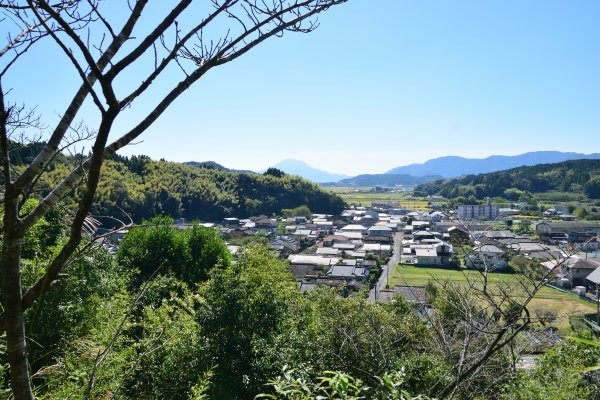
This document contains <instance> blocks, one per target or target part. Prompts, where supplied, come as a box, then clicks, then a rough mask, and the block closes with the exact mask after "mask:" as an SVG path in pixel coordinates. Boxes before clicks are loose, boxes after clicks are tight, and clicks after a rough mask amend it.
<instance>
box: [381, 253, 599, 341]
mask: <svg viewBox="0 0 600 400" xmlns="http://www.w3.org/2000/svg"><path fill="white" fill-rule="evenodd" d="M479 277H480V273H479V272H478V271H474V270H467V269H463V270H452V269H447V268H434V267H417V266H414V265H406V264H399V265H397V266H396V267H395V268H394V270H393V272H391V273H390V277H389V284H390V286H391V287H393V286H395V285H404V286H425V285H426V284H427V283H428V282H429V281H450V282H454V283H457V284H465V285H467V284H468V283H469V281H472V280H477V279H479ZM488 277H489V278H488V281H489V282H490V283H491V284H492V286H493V285H500V284H503V283H505V284H508V285H510V286H511V287H518V280H522V279H524V278H523V276H521V275H519V274H511V273H490V274H488ZM522 295H523V294H518V293H516V294H515V296H516V297H520V296H522ZM529 309H530V310H531V311H533V312H535V311H536V310H542V309H546V310H552V311H553V312H554V313H555V314H556V316H557V320H556V321H555V325H556V326H557V327H558V328H559V330H560V331H561V332H563V333H566V332H567V331H568V329H569V319H568V318H569V316H571V315H580V314H585V313H593V312H596V307H595V305H594V304H592V303H590V302H587V301H585V300H582V299H580V298H579V297H578V296H576V295H574V294H571V293H564V292H561V291H559V290H556V289H553V288H550V287H543V288H542V289H540V291H539V292H538V293H537V294H536V296H535V297H534V299H533V300H532V301H531V303H530V307H529Z"/></svg>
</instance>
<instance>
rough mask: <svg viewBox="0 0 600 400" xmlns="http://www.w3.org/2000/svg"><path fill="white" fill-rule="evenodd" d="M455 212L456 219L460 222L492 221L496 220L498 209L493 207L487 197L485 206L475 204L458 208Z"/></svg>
mask: <svg viewBox="0 0 600 400" xmlns="http://www.w3.org/2000/svg"><path fill="white" fill-rule="evenodd" d="M456 212H457V213H458V217H459V218H460V219H462V220H473V219H485V220H494V219H496V218H498V215H499V213H500V208H499V207H498V206H495V205H493V204H492V203H491V201H490V198H489V197H488V198H487V201H486V203H485V205H479V204H475V205H463V206H458V208H457V210H456Z"/></svg>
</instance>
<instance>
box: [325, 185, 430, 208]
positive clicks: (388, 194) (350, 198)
mask: <svg viewBox="0 0 600 400" xmlns="http://www.w3.org/2000/svg"><path fill="white" fill-rule="evenodd" d="M324 189H325V190H330V191H332V192H334V193H335V194H337V195H339V196H340V197H341V198H343V199H344V201H345V202H346V203H348V204H350V205H360V206H365V207H370V206H371V204H373V203H391V204H399V205H400V207H402V208H406V209H409V210H427V209H429V207H428V203H429V201H428V200H427V199H423V198H422V197H412V196H411V194H412V192H410V191H403V190H402V189H395V188H390V189H388V190H385V191H381V190H377V189H376V188H372V187H352V188H348V187H327V188H324ZM436 202H437V201H436Z"/></svg>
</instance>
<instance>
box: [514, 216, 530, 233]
mask: <svg viewBox="0 0 600 400" xmlns="http://www.w3.org/2000/svg"><path fill="white" fill-rule="evenodd" d="M516 232H517V233H519V234H521V235H526V234H528V233H531V232H532V223H531V221H530V220H528V219H522V220H520V221H519V224H518V225H517V229H516Z"/></svg>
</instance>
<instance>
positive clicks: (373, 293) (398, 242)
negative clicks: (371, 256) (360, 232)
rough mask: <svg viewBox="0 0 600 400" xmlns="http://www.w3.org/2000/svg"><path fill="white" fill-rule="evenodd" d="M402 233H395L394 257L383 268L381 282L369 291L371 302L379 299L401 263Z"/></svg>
mask: <svg viewBox="0 0 600 400" xmlns="http://www.w3.org/2000/svg"><path fill="white" fill-rule="evenodd" d="M402 237H403V233H402V232H396V233H394V244H393V245H392V256H391V257H390V260H389V261H388V263H387V264H385V265H384V266H383V268H382V271H381V275H380V276H379V280H378V281H377V282H376V283H375V286H373V289H371V290H370V291H369V301H370V302H371V303H375V301H376V300H377V299H378V298H379V292H381V291H382V290H385V286H386V285H387V281H388V274H391V272H392V271H393V268H394V267H395V266H396V265H397V264H398V263H399V262H400V255H401V254H402Z"/></svg>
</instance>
